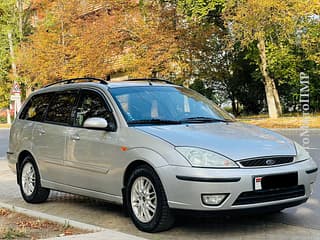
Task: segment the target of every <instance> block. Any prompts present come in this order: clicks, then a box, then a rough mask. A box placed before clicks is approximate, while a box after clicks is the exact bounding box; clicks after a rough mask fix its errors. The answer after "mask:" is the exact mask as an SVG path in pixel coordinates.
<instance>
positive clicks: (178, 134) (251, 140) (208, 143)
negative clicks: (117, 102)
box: [136, 122, 296, 160]
mask: <svg viewBox="0 0 320 240" xmlns="http://www.w3.org/2000/svg"><path fill="white" fill-rule="evenodd" d="M136 129H137V130H140V131H143V132H145V133H148V134H150V135H153V136H156V137H158V138H161V139H163V140H165V141H167V142H169V143H171V144H172V145H174V146H190V147H199V148H203V149H207V150H211V151H214V152H217V153H219V154H222V155H224V156H226V157H228V158H230V159H233V160H241V159H247V158H256V157H265V156H294V155H296V150H295V147H294V144H293V142H292V141H291V140H289V139H287V138H285V137H283V136H281V135H280V134H278V133H275V132H272V131H270V130H267V129H264V128H260V127H256V126H253V125H248V124H244V123H238V122H231V123H224V122H215V123H202V124H181V125H161V126H159V125H153V126H137V127H136Z"/></svg>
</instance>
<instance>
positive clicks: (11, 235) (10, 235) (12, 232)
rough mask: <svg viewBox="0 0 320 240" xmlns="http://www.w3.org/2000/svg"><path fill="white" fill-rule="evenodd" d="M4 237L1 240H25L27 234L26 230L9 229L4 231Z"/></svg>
mask: <svg viewBox="0 0 320 240" xmlns="http://www.w3.org/2000/svg"><path fill="white" fill-rule="evenodd" d="M2 232H3V233H2V237H1V239H17V238H25V237H27V234H26V232H25V231H24V230H19V229H14V228H8V229H4V230H2Z"/></svg>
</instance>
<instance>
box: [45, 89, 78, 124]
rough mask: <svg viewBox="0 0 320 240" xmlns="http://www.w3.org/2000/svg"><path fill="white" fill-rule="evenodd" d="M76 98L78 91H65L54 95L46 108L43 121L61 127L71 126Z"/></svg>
mask: <svg viewBox="0 0 320 240" xmlns="http://www.w3.org/2000/svg"><path fill="white" fill-rule="evenodd" d="M77 97H78V91H66V92H61V93H57V94H55V96H54V98H53V100H52V101H51V103H50V105H49V107H48V111H47V115H46V118H45V121H46V122H52V123H58V124H62V125H69V124H71V119H72V118H71V116H72V111H73V109H74V106H75V104H76V100H77Z"/></svg>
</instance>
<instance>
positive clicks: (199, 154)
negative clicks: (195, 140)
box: [176, 147, 239, 168]
mask: <svg viewBox="0 0 320 240" xmlns="http://www.w3.org/2000/svg"><path fill="white" fill-rule="evenodd" d="M176 150H177V151H178V152H179V153H181V154H182V156H184V157H185V158H186V159H187V160H188V161H189V163H190V164H191V165H192V166H193V167H208V168H238V167H239V166H238V165H237V164H236V163H235V162H234V161H232V160H230V159H228V158H226V157H224V156H222V155H220V154H217V153H214V152H210V151H208V150H204V149H201V148H194V147H176Z"/></svg>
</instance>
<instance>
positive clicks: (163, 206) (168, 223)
mask: <svg viewBox="0 0 320 240" xmlns="http://www.w3.org/2000/svg"><path fill="white" fill-rule="evenodd" d="M139 183H140V185H139ZM147 183H148V184H147ZM141 185H143V186H144V188H141ZM139 186H140V187H139ZM139 189H140V190H141V189H142V191H139ZM143 189H144V190H146V192H143V191H144V190H143ZM147 189H148V190H147ZM152 189H153V190H152ZM143 196H144V197H143ZM139 197H140V198H139ZM125 201H126V202H125V204H126V207H127V211H128V213H129V216H130V217H131V219H132V221H133V223H134V224H135V225H136V227H137V228H138V229H139V230H141V231H144V232H150V233H154V232H161V231H165V230H168V229H170V228H171V227H172V226H173V224H174V216H173V214H172V212H171V210H170V208H169V206H168V202H167V197H166V194H165V192H164V189H163V186H162V184H161V181H160V178H159V177H158V175H157V174H156V173H155V171H154V170H153V169H152V168H151V167H149V166H148V165H143V166H140V167H138V168H136V169H135V170H133V172H132V173H131V175H130V177H129V180H128V184H127V187H126V191H125ZM139 204H140V205H139ZM143 204H144V207H143ZM133 205H134V206H133ZM151 206H152V207H151ZM139 207H140V215H139ZM142 208H143V209H144V210H145V211H141V209H142ZM148 215H149V216H148ZM143 216H145V217H143ZM150 216H151V218H150Z"/></svg>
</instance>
